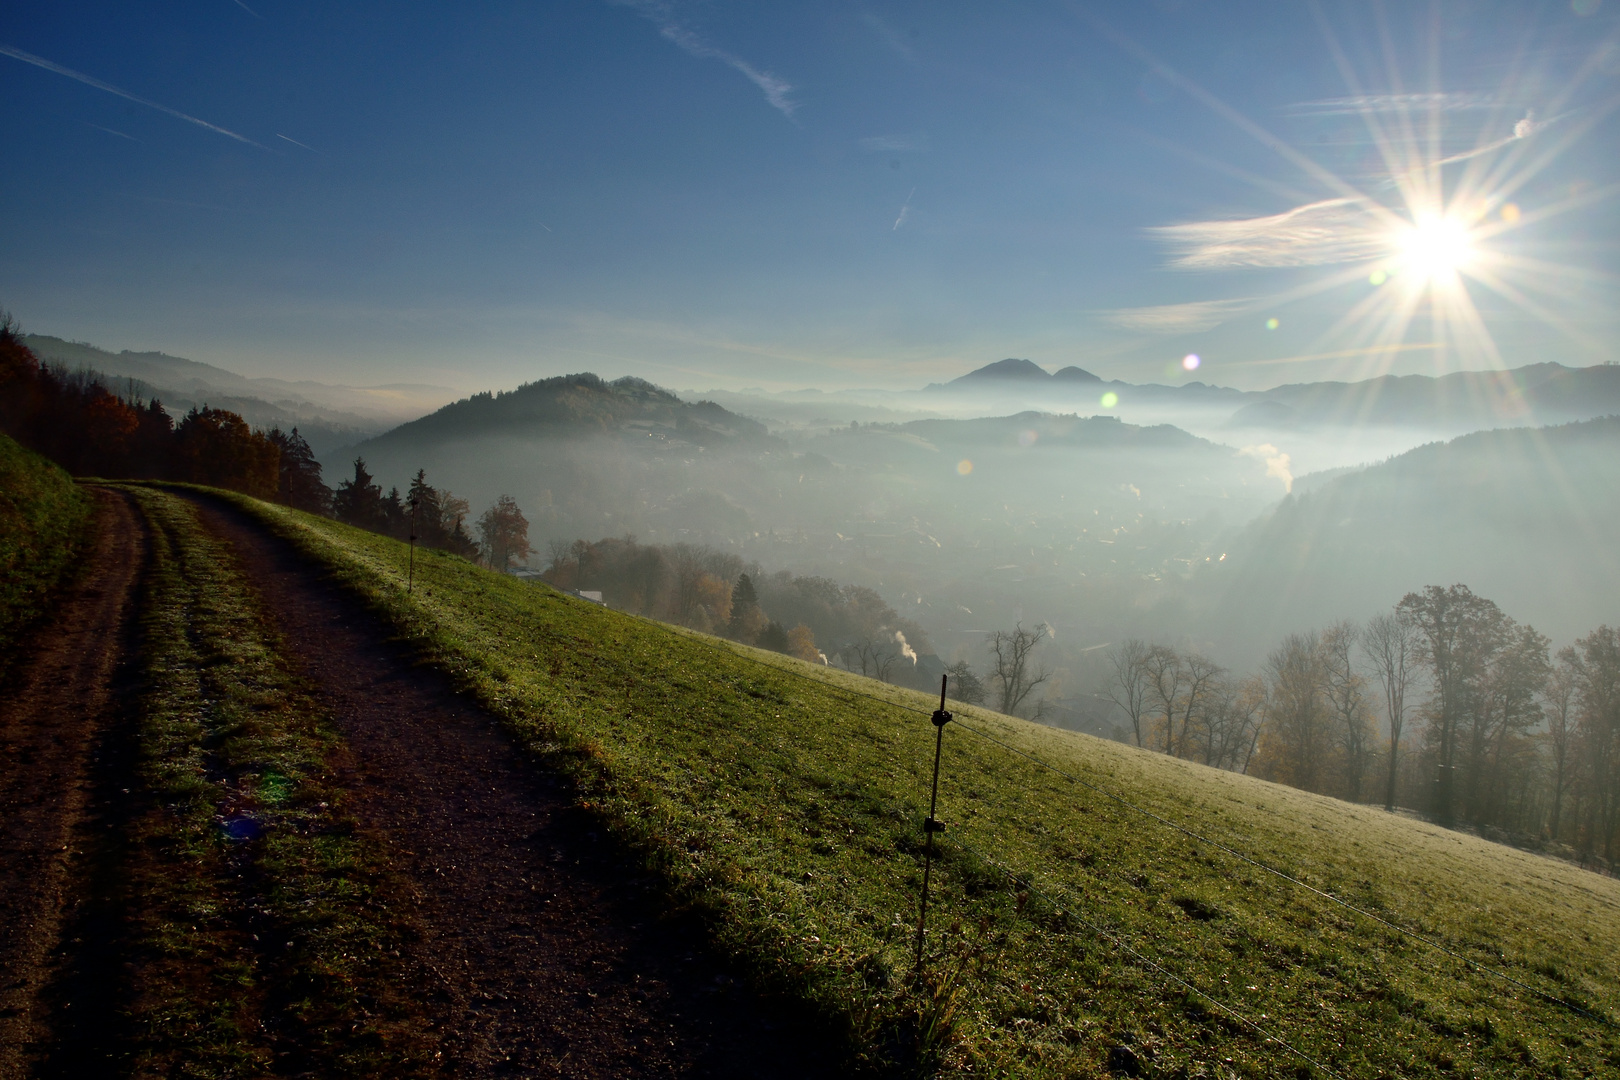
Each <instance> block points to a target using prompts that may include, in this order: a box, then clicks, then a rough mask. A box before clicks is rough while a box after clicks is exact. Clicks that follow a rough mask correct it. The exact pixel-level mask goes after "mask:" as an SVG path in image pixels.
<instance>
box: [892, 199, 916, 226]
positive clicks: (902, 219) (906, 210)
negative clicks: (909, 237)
mask: <svg viewBox="0 0 1620 1080" xmlns="http://www.w3.org/2000/svg"><path fill="white" fill-rule="evenodd" d="M915 194H917V189H916V188H912V189H911V195H907V196H906V202H905V205H904V206H902V207H900V216H899V217H897V218H895V219H894V228H892V229H890V230H889V231H890V232H897V231H898V230H899V228H900V226H902V225H904V224H905V223H906V218H908V217H910V216H911V196H912V195H915Z"/></svg>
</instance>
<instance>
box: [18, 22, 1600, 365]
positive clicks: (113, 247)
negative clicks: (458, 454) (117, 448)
mask: <svg viewBox="0 0 1620 1080" xmlns="http://www.w3.org/2000/svg"><path fill="white" fill-rule="evenodd" d="M1617 34H1620V4H1614V3H1611V4H1608V5H1603V4H1600V3H1598V2H1597V0H1576V2H1575V3H1574V4H1573V5H1571V4H1554V5H1549V6H1545V7H1540V8H1536V9H1534V10H1531V9H1529V8H1527V7H1525V6H1523V5H1518V4H1512V3H1499V4H1492V3H1477V4H1470V5H1467V6H1466V7H1464V6H1461V5H1443V4H1442V5H1433V6H1424V7H1421V8H1418V7H1412V8H1411V9H1410V10H1408V9H1407V8H1403V7H1400V6H1395V7H1391V8H1390V9H1389V10H1388V11H1387V12H1386V13H1385V14H1384V15H1383V16H1382V17H1381V18H1380V17H1379V16H1378V15H1377V14H1376V13H1375V12H1374V11H1373V9H1371V8H1368V7H1367V6H1365V5H1360V4H1355V5H1345V6H1328V7H1324V8H1322V9H1320V10H1319V11H1315V12H1313V9H1312V8H1311V7H1309V6H1305V5H1296V6H1286V5H1284V6H1279V5H1274V4H1241V5H1237V4H1213V3H1191V2H1188V3H1169V2H1166V3H1159V4H1129V5H1127V4H1105V5H1095V6H1089V7H1088V6H1081V5H1067V4H1032V5H1028V6H1026V7H1023V8H1020V9H1017V10H1016V11H1014V10H1011V9H1007V8H998V9H993V10H992V9H977V10H968V9H955V10H951V9H944V8H940V7H939V6H938V5H924V4H911V5H905V4H887V5H860V4H848V5H834V6H830V7H829V6H827V5H816V4H802V3H790V4H775V5H767V6H763V7H762V6H759V5H745V4H740V3H736V2H730V0H719V2H714V3H707V4H702V5H698V4H680V3H661V2H656V0H625V2H621V3H590V2H581V3H567V4H554V5H518V4H510V5H505V6H502V7H500V8H497V9H490V8H484V9H480V10H477V11H472V10H465V9H446V8H443V7H441V6H435V5H424V4H404V5H386V6H385V5H380V4H362V5H352V6H348V7H346V8H344V9H343V10H341V11H338V10H329V9H327V8H326V7H324V6H319V5H310V4H297V3H276V2H271V0H256V2H252V3H251V4H249V3H242V2H238V3H228V2H224V0H220V2H216V3H212V4H209V5H201V6H191V7H187V8H185V9H179V8H164V9H157V10H152V11H147V10H141V11H136V10H134V9H128V8H123V7H119V6H115V5H104V4H94V3H81V2H72V3H66V4H60V5H52V6H48V7H43V8H36V9H32V10H27V11H19V12H15V13H13V16H12V18H11V19H10V20H8V21H7V23H6V25H5V26H4V28H3V29H0V93H3V94H4V96H5V100H6V101H7V102H8V104H9V106H10V107H9V108H8V109H6V110H4V113H3V114H0V132H3V133H4V138H5V145H6V146H7V147H8V150H9V152H8V153H7V154H6V155H5V157H4V160H3V161H0V184H3V188H0V190H3V191H4V192H5V198H4V200H3V203H0V222H3V228H4V229H5V235H6V237H7V243H6V244H5V245H4V246H3V248H0V304H3V305H4V306H6V307H7V308H9V309H11V310H12V311H13V312H14V313H16V314H17V315H18V316H19V317H20V318H21V319H22V320H23V322H24V324H25V326H26V328H28V329H30V330H35V331H38V332H41V333H47V334H55V335H59V336H63V337H68V338H77V339H82V340H89V341H93V342H95V343H96V344H98V345H103V346H105V347H109V348H113V349H122V348H132V349H162V350H164V351H167V352H170V353H174V354H178V355H183V356H189V357H192V358H194V359H200V360H207V361H210V362H213V363H217V364H221V365H223V366H227V367H230V368H233V369H234V370H238V371H240V372H242V373H243V374H248V375H261V376H278V377H283V378H314V379H321V380H324V381H332V382H347V383H355V384H372V383H383V382H395V381H426V382H433V383H439V384H447V385H450V386H454V387H457V388H458V389H461V390H477V389H483V388H486V387H491V386H505V385H512V384H514V383H517V382H520V381H526V380H531V379H535V378H540V377H543V376H546V375H552V374H558V373H562V372H565V371H581V370H595V371H599V372H601V373H603V374H605V375H608V376H610V377H611V376H617V375H624V374H632V375H638V376H641V377H644V378H647V379H649V380H652V381H654V382H656V383H659V384H661V385H666V386H699V387H711V386H712V387H716V388H725V387H733V388H735V387H744V386H757V387H764V388H767V389H780V388H795V387H822V388H827V389H837V388H843V387H860V386H870V387H890V388H911V387H916V386H920V385H922V384H923V383H926V382H932V381H942V380H945V379H949V378H953V377H955V376H957V375H960V374H962V373H964V372H966V371H968V370H970V369H972V368H976V367H979V366H981V365H982V364H984V363H986V362H988V361H991V360H995V359H999V358H1001V357H1005V356H1023V357H1029V358H1030V359H1033V360H1035V361H1036V362H1037V363H1039V364H1041V365H1042V366H1044V367H1045V368H1046V369H1047V370H1049V371H1050V370H1056V369H1058V368H1060V367H1063V366H1066V365H1070V364H1077V365H1079V366H1081V367H1084V368H1086V369H1088V370H1091V371H1094V372H1096V373H1097V374H1099V375H1102V376H1103V377H1105V378H1119V379H1124V380H1126V381H1132V382H1148V381H1153V382H1174V381H1178V380H1185V379H1192V378H1198V379H1202V380H1204V381H1208V382H1216V383H1220V384H1223V385H1228V386H1236V387H1240V388H1261V387H1269V386H1273V385H1277V384H1279V383H1284V382H1299V381H1307V380H1315V379H1323V378H1341V379H1354V378H1364V377H1369V376H1372V375H1377V374H1381V373H1384V372H1395V373H1401V374H1406V373H1435V374H1437V373H1442V372H1446V371H1452V370H1458V369H1462V368H1486V367H1497V366H1509V367H1511V366H1518V365H1521V364H1526V363H1534V362H1539V361H1558V362H1562V363H1566V364H1571V365H1586V364H1591V363H1597V362H1603V361H1607V360H1610V359H1613V358H1615V357H1616V356H1617V355H1620V351H1617V350H1616V348H1615V345H1614V343H1615V341H1616V340H1617V339H1620V314H1617V311H1620V309H1617V306H1616V305H1615V303H1614V300H1615V293H1616V288H1615V284H1616V280H1617V277H1616V275H1617V273H1620V265H1617V263H1620V260H1617V258H1616V254H1617V252H1620V208H1617V203H1616V199H1615V198H1614V197H1613V192H1614V188H1615V185H1616V183H1617V182H1620V175H1617V173H1620V154H1617V153H1616V151H1615V147H1616V146H1620V122H1617V119H1616V117H1615V115H1614V113H1615V108H1616V105H1617V103H1620V47H1617V45H1616V40H1617ZM1194 358H1196V359H1194Z"/></svg>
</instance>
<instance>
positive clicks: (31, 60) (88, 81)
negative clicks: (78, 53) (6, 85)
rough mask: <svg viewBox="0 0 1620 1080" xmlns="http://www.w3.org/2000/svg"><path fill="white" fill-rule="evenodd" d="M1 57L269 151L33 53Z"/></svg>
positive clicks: (0, 49)
mask: <svg viewBox="0 0 1620 1080" xmlns="http://www.w3.org/2000/svg"><path fill="white" fill-rule="evenodd" d="M0 55H4V56H9V57H11V58H12V59H13V60H21V61H22V62H23V63H25V64H33V65H34V66H35V67H38V68H44V69H45V70H46V71H51V72H55V73H56V74H58V75H63V76H66V77H67V78H69V79H73V80H74V81H76V82H82V83H84V85H86V86H93V87H95V88H96V89H97V90H105V91H106V92H107V93H109V94H115V95H117V96H118V97H121V98H123V99H124V100H125V101H133V102H134V103H135V104H137V105H145V106H146V107H147V108H148V109H156V110H157V111H158V112H160V113H166V114H167V115H169V116H172V117H174V118H175V119H176V120H184V121H185V122H186V123H188V124H196V125H197V126H198V127H200V128H207V129H208V130H209V131H212V132H214V133H215V134H217V135H223V136H225V137H226V138H227V139H235V140H236V141H237V142H239V143H246V144H247V145H249V146H257V147H258V148H259V149H260V150H268V149H269V147H267V146H262V145H260V144H259V143H256V142H254V141H253V140H252V139H250V138H248V137H247V136H246V135H238V134H237V133H236V132H234V131H231V130H230V129H229V128H222V127H220V126H219V125H218V124H210V123H209V122H208V121H206V120H199V119H198V118H197V117H195V116H191V115H190V114H188V113H183V112H181V111H180V110H179V109H171V108H169V107H168V106H167V105H160V104H158V103H157V102H155V101H151V100H149V99H147V98H143V97H139V96H137V95H135V94H132V93H130V92H129V91H128V90H121V89H119V88H118V87H116V86H113V85H112V84H111V83H104V82H102V81H101V80H100V79H96V78H92V77H90V76H89V75H86V74H84V73H83V72H80V71H74V70H73V69H72V68H67V67H63V66H62V65H61V64H53V63H51V62H50V61H49V60H46V59H44V58H43V57H39V56H35V55H34V54H33V53H27V52H23V51H22V50H21V49H15V48H12V47H11V46H10V45H0Z"/></svg>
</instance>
